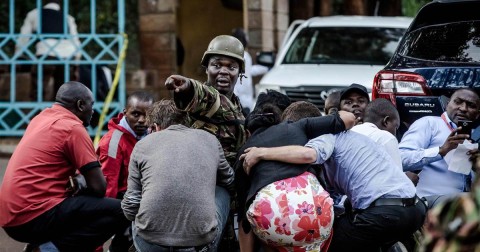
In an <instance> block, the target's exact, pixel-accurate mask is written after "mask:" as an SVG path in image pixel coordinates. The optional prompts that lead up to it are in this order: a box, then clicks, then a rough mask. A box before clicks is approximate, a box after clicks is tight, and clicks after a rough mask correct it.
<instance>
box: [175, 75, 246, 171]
mask: <svg viewBox="0 0 480 252" xmlns="http://www.w3.org/2000/svg"><path fill="white" fill-rule="evenodd" d="M190 81H191V83H192V84H193V88H194V95H193V98H192V100H191V101H190V103H189V104H188V105H186V107H185V108H184V110H185V111H187V112H188V113H189V116H190V122H191V123H192V124H193V125H192V127H193V128H199V129H203V130H206V131H207V132H210V133H212V134H213V135H215V136H216V137H217V139H218V140H219V141H220V143H221V144H222V147H223V150H224V152H225V157H226V159H227V161H228V162H229V163H230V165H231V166H232V167H233V165H234V163H235V160H236V156H237V151H238V149H240V147H242V145H243V144H244V143H245V141H246V133H245V127H244V122H245V117H244V116H243V114H242V106H241V105H240V101H239V99H238V97H236V96H235V95H232V99H231V100H230V99H228V98H227V97H226V96H224V95H222V94H220V93H219V92H218V91H217V90H216V89H215V88H213V87H210V86H207V85H206V84H203V83H201V82H199V81H196V80H193V79H190ZM217 96H218V98H219V99H220V106H219V107H218V109H217V110H216V111H215V109H212V107H214V104H215V102H216V99H217ZM174 99H175V100H176V98H175V96H174ZM175 102H177V101H175ZM211 110H212V111H214V112H215V113H214V114H213V115H212V116H210V117H208V116H206V115H207V113H208V112H209V111H211ZM198 121H201V122H202V123H200V124H198V123H197V124H196V123H195V122H198Z"/></svg>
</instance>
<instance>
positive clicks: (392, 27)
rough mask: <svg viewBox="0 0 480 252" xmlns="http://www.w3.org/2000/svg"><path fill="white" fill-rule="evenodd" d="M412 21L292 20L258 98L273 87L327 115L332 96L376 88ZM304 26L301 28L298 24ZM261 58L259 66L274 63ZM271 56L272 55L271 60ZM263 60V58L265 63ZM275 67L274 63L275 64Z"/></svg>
mask: <svg viewBox="0 0 480 252" xmlns="http://www.w3.org/2000/svg"><path fill="white" fill-rule="evenodd" d="M411 21H412V18H408V17H372V16H329V17H314V18H310V19H308V20H306V21H298V22H293V23H292V25H291V27H294V26H298V27H297V28H294V29H293V28H290V29H289V30H290V31H292V30H293V32H292V33H291V35H288V33H287V35H286V36H288V37H287V39H286V40H285V41H284V43H283V45H282V48H281V49H280V51H279V52H278V54H277V57H276V60H275V64H274V65H273V67H272V69H271V70H270V71H269V72H268V73H267V74H266V75H265V76H263V78H262V79H261V80H260V83H259V84H257V85H256V94H257V95H258V94H259V93H260V92H262V91H265V90H266V89H273V90H277V91H280V92H282V93H284V94H287V95H288V97H290V99H291V100H292V101H309V102H312V103H314V104H315V105H317V106H318V107H319V108H320V109H321V110H322V111H323V107H324V103H325V99H326V98H327V96H328V95H329V94H330V93H331V92H333V91H335V90H341V89H343V88H345V87H347V86H349V85H350V84H352V83H359V84H362V85H364V86H365V87H367V89H368V90H369V91H370V90H371V88H372V83H373V78H374V77H375V74H376V73H377V72H378V71H380V70H381V69H382V68H383V67H384V66H385V64H386V63H387V62H388V60H389V59H390V57H391V56H392V54H393V52H394V51H395V49H396V47H397V44H398V42H399V41H400V39H401V37H402V36H403V34H404V32H405V30H406V29H407V28H408V26H409V25H410V23H411ZM299 23H300V24H299ZM261 55H262V54H260V56H259V57H257V61H258V62H259V63H260V64H266V65H268V64H269V63H270V64H273V59H271V62H268V60H267V61H265V58H264V57H262V56H261ZM267 58H268V57H267ZM262 59H263V60H262ZM270 66H271V65H270Z"/></svg>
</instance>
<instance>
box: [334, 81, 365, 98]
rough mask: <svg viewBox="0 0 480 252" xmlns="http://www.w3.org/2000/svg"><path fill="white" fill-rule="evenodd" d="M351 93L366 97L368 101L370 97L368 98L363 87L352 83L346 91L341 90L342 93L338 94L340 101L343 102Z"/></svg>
mask: <svg viewBox="0 0 480 252" xmlns="http://www.w3.org/2000/svg"><path fill="white" fill-rule="evenodd" d="M351 92H356V93H359V94H361V95H363V96H365V97H367V99H368V100H369V101H370V97H369V96H368V91H367V88H366V87H364V86H363V85H360V84H357V83H352V84H351V85H350V86H348V87H347V88H346V89H344V90H342V92H341V93H340V101H341V100H344V99H345V98H346V97H347V95H348V94H349V93H351Z"/></svg>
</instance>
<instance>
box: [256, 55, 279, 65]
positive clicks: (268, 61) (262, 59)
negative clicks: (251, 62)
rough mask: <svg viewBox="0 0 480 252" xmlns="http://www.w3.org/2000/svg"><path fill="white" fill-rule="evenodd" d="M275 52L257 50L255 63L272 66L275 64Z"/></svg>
mask: <svg viewBox="0 0 480 252" xmlns="http://www.w3.org/2000/svg"><path fill="white" fill-rule="evenodd" d="M275 56H276V54H275V52H258V53H257V63H258V64H260V65H263V66H266V67H268V68H272V67H273V65H274V64H275Z"/></svg>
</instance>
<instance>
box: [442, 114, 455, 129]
mask: <svg viewBox="0 0 480 252" xmlns="http://www.w3.org/2000/svg"><path fill="white" fill-rule="evenodd" d="M441 117H442V119H443V121H444V122H445V124H446V125H447V127H448V128H449V129H450V131H454V130H455V129H454V128H453V127H452V125H450V123H448V120H447V118H446V117H445V113H443V114H442V116H441Z"/></svg>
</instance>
